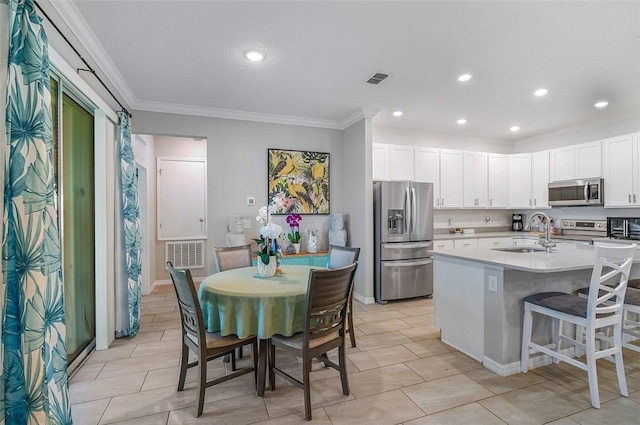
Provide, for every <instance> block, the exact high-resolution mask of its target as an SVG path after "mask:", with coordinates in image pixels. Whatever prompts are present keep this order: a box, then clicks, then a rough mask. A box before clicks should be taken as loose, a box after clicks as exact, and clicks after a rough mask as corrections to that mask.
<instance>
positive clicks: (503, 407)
mask: <svg viewBox="0 0 640 425" xmlns="http://www.w3.org/2000/svg"><path fill="white" fill-rule="evenodd" d="M479 403H480V404H481V405H483V406H484V407H485V408H486V409H488V410H489V411H490V412H492V413H493V414H494V415H496V416H497V417H499V418H500V419H502V420H503V421H505V422H506V423H508V424H522V425H528V424H536V425H537V424H545V423H547V422H551V421H555V420H556V419H560V418H562V417H565V416H569V415H571V414H573V413H576V412H578V411H580V410H582V409H581V408H580V407H578V406H576V405H575V404H573V403H571V402H570V401H568V400H565V399H563V398H561V397H558V396H557V395H556V394H555V393H553V392H551V391H549V390H547V389H545V388H543V387H542V386H540V385H534V386H531V387H527V388H523V389H519V390H516V391H511V392H508V393H505V394H502V395H497V396H494V397H491V398H488V399H485V400H481V401H479Z"/></svg>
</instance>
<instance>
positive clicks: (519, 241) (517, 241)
mask: <svg viewBox="0 0 640 425" xmlns="http://www.w3.org/2000/svg"><path fill="white" fill-rule="evenodd" d="M513 245H514V246H534V245H538V238H537V237H536V238H533V237H529V238H526V237H518V238H513Z"/></svg>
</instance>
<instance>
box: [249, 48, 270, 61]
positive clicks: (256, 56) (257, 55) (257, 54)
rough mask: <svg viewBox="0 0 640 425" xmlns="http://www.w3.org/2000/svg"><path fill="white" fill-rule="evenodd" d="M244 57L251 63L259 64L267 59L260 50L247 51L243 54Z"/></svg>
mask: <svg viewBox="0 0 640 425" xmlns="http://www.w3.org/2000/svg"><path fill="white" fill-rule="evenodd" d="M244 57H245V58H247V59H249V60H250V61H251V62H260V61H262V60H264V58H266V57H267V55H266V53H265V52H263V51H261V50H247V51H245V52H244Z"/></svg>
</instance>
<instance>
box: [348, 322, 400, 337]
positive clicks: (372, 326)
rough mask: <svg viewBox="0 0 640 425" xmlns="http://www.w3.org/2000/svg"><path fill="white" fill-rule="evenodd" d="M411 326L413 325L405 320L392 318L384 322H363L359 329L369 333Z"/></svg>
mask: <svg viewBox="0 0 640 425" xmlns="http://www.w3.org/2000/svg"><path fill="white" fill-rule="evenodd" d="M410 327H411V325H409V324H408V323H406V322H403V321H402V320H401V319H391V320H387V321H384V322H373V323H363V324H361V325H358V329H360V330H361V331H362V332H364V333H365V334H367V335H373V334H379V333H383V332H392V331H398V330H400V329H407V328H410Z"/></svg>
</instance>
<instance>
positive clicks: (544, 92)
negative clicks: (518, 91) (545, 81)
mask: <svg viewBox="0 0 640 425" xmlns="http://www.w3.org/2000/svg"><path fill="white" fill-rule="evenodd" d="M547 93H549V90H547V89H538V90H536V91H534V92H533V94H534V95H536V96H544V95H545V94H547Z"/></svg>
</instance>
